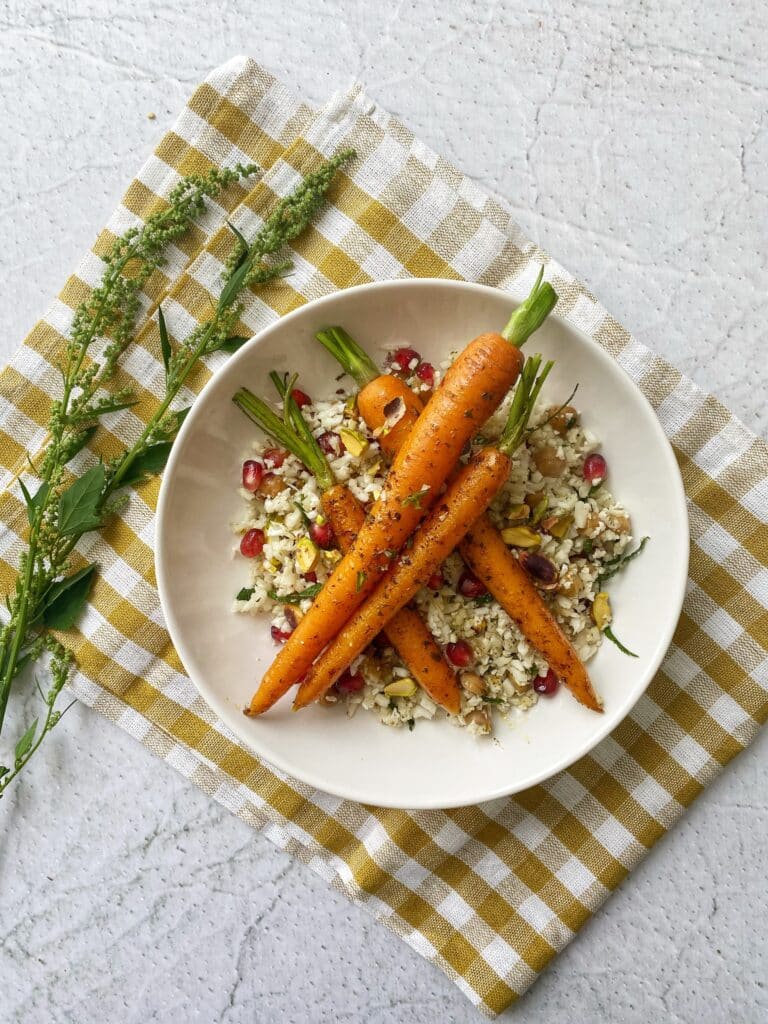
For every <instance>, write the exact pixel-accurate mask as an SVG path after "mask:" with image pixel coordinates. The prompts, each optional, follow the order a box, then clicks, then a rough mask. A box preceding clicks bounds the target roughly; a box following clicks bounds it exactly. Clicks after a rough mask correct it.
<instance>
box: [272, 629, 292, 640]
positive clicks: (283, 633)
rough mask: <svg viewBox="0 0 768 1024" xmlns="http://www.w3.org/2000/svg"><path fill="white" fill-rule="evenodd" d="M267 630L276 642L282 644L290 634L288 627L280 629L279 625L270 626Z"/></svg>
mask: <svg viewBox="0 0 768 1024" xmlns="http://www.w3.org/2000/svg"><path fill="white" fill-rule="evenodd" d="M269 632H270V634H271V635H272V639H273V640H274V641H275V643H276V644H284V643H285V641H286V640H287V639H288V637H289V636H290V635H291V631H290V630H289V629H280V627H279V626H271V627H270V630H269Z"/></svg>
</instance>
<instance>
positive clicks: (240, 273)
mask: <svg viewBox="0 0 768 1024" xmlns="http://www.w3.org/2000/svg"><path fill="white" fill-rule="evenodd" d="M246 255H247V254H246ZM249 269H250V267H249V266H248V263H247V262H246V263H243V264H242V265H241V266H239V267H238V268H237V270H235V272H234V273H233V274H232V275H231V277H230V278H229V280H228V281H227V283H226V284H225V285H224V287H223V288H222V290H221V295H220V296H219V305H218V310H219V312H221V311H222V310H224V309H227V308H228V307H229V306H231V305H232V303H233V302H234V301H235V298H236V297H237V294H238V292H239V291H240V289H241V288H242V287H243V285H244V284H245V278H246V276H247V275H248V271H249Z"/></svg>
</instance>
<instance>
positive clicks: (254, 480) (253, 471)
mask: <svg viewBox="0 0 768 1024" xmlns="http://www.w3.org/2000/svg"><path fill="white" fill-rule="evenodd" d="M263 476H264V465H263V463H261V462H257V461H256V459H246V460H245V462H244V463H243V487H244V488H245V489H246V491H251V492H253V491H258V489H259V484H260V483H261V481H262V478H263Z"/></svg>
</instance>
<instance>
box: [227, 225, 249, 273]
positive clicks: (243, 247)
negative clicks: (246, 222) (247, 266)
mask: <svg viewBox="0 0 768 1024" xmlns="http://www.w3.org/2000/svg"><path fill="white" fill-rule="evenodd" d="M227 227H228V228H229V230H230V231H231V232H232V234H233V235H234V236H235V238H236V239H237V240H238V242H239V243H240V255H239V256H238V258H237V262H236V263H235V265H234V267H233V270H238V269H239V268H240V267H242V265H243V263H245V261H246V260H247V259H248V243H247V242H246V240H245V236H244V235H243V233H242V232H241V231H238V230H237V228H236V227H235V225H234V224H233V223H232V222H231V221H227Z"/></svg>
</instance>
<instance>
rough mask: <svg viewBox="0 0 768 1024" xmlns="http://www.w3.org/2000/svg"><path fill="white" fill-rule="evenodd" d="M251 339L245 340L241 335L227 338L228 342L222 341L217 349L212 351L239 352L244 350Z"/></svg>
mask: <svg viewBox="0 0 768 1024" xmlns="http://www.w3.org/2000/svg"><path fill="white" fill-rule="evenodd" d="M250 340H251V339H250V338H244V337H243V336H242V335H241V334H233V335H232V337H231V338H227V339H226V341H222V343H221V344H220V345H217V346H216V348H213V349H211V350H210V351H211V352H229V353H232V352H237V350H238V349H239V348H242V347H243V345H244V344H245V343H246V341H250Z"/></svg>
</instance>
